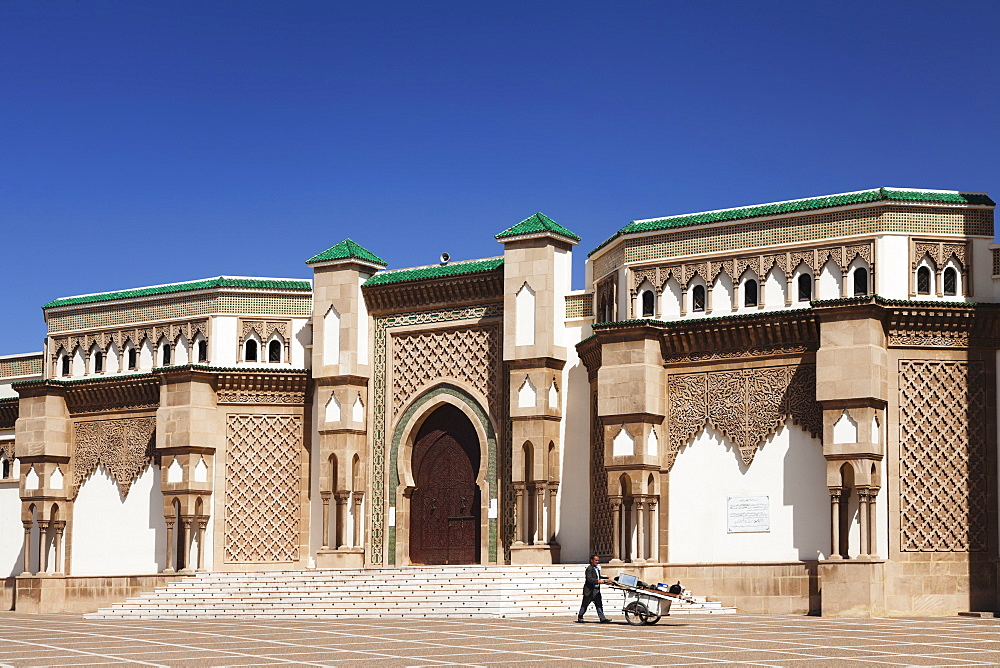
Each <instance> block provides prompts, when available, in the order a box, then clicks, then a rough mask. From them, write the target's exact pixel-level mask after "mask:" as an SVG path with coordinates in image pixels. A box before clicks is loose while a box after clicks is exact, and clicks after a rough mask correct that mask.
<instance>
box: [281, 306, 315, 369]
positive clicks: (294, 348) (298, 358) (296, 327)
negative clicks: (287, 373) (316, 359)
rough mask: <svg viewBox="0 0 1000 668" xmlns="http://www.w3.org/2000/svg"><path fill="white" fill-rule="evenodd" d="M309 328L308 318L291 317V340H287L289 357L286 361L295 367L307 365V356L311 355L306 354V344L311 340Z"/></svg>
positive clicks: (299, 367) (305, 366) (301, 367)
mask: <svg viewBox="0 0 1000 668" xmlns="http://www.w3.org/2000/svg"><path fill="white" fill-rule="evenodd" d="M311 330H312V327H311V325H310V324H309V319H308V318H293V319H292V340H291V341H289V351H290V352H291V359H289V360H286V361H287V362H288V363H290V364H291V365H292V366H293V367H295V368H296V369H305V368H308V367H309V358H310V357H311V355H308V356H307V355H306V346H307V345H308V344H309V343H311V342H312V334H311V333H310V332H311Z"/></svg>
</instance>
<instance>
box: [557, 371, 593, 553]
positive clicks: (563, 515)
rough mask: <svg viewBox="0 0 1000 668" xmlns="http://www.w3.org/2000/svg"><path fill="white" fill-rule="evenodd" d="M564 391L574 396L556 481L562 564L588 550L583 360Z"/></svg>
mask: <svg viewBox="0 0 1000 668" xmlns="http://www.w3.org/2000/svg"><path fill="white" fill-rule="evenodd" d="M568 388H585V391H584V392H566V393H565V396H566V397H575V400H574V401H569V402H568V403H567V405H566V413H565V415H564V416H563V418H564V421H565V424H566V434H565V438H564V439H563V444H562V477H561V481H560V484H559V513H558V517H559V520H558V522H559V524H558V529H559V533H558V535H557V536H556V540H558V542H559V545H560V547H561V554H560V560H561V561H562V562H563V563H572V562H581V563H583V562H586V561H587V559H588V558H589V555H588V554H587V553H588V552H589V551H590V420H591V418H590V381H589V380H588V379H587V369H586V367H584V365H583V363H581V362H577V363H576V364H575V365H574V366H573V367H572V368H570V370H569V374H568V376H567V389H568Z"/></svg>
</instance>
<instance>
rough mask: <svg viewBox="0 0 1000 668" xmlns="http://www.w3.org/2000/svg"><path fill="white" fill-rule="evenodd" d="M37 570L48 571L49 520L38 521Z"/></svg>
mask: <svg viewBox="0 0 1000 668" xmlns="http://www.w3.org/2000/svg"><path fill="white" fill-rule="evenodd" d="M38 572H39V573H41V574H44V573H48V572H49V521H48V520H39V522H38Z"/></svg>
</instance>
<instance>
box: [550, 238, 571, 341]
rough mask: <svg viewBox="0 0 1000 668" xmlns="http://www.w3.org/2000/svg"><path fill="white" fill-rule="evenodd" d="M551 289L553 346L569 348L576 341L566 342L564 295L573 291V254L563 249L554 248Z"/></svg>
mask: <svg viewBox="0 0 1000 668" xmlns="http://www.w3.org/2000/svg"><path fill="white" fill-rule="evenodd" d="M553 264H554V266H553V276H552V287H553V290H554V293H555V294H554V295H553V304H554V305H555V306H554V308H553V309H552V316H551V317H552V322H551V323H549V324H550V327H552V332H553V333H554V334H553V336H554V340H553V342H552V343H553V344H554V345H557V346H571V345H574V344H575V343H576V341H572V342H567V341H566V332H565V318H566V306H565V304H566V295H568V294H569V293H570V291H571V290H572V289H573V253H572V252H571V251H569V250H566V249H565V248H556V249H555V255H554V256H553Z"/></svg>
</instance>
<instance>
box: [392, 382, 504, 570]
mask: <svg viewBox="0 0 1000 668" xmlns="http://www.w3.org/2000/svg"><path fill="white" fill-rule="evenodd" d="M445 405H450V406H452V407H454V408H456V409H458V410H459V411H460V412H461V413H462V414H463V415H464V417H465V418H468V420H469V422H470V423H471V424H472V426H473V427H474V429H475V431H476V434H477V436H478V438H479V445H480V447H479V451H480V461H479V463H478V464H479V465H478V472H477V475H476V484H477V485H478V488H479V497H480V509H479V510H480V512H479V518H480V531H479V534H480V542H479V561H480V563H483V564H494V563H498V554H500V552H499V551H498V546H499V537H500V531H499V524H498V517H497V516H498V515H499V513H498V512H497V511H496V509H497V508H498V507H499V504H500V484H499V479H498V477H497V436H496V430H495V429H494V426H493V423H492V421H491V420H490V418H489V415H488V414H487V413H486V411H485V410H484V409H483V407H482V405H481V404H480V402H479V401H477V400H476V399H475V398H474V397H473V396H472V395H470V394H469V393H468V392H466V391H465V390H463V389H461V388H459V387H457V386H455V385H450V384H442V385H438V386H436V387H434V388H431V389H430V390H428V391H427V392H425V393H424V394H423V395H421V396H420V397H419V398H417V399H416V400H415V401H414V402H413V403H412V404H410V406H409V407H408V408H407V409H406V411H405V412H404V413H403V415H402V416H401V417H400V418H399V421H398V422H397V423H396V427H395V430H394V431H393V435H392V445H391V448H390V451H389V461H388V462H387V468H388V470H389V474H390V480H389V483H390V486H389V499H388V504H389V514H390V516H392V515H394V516H395V526H390V527H388V531H387V543H388V545H387V555H386V557H387V561H388V563H389V564H390V565H401V566H402V565H407V564H409V563H410V555H409V543H410V541H409V519H410V501H411V497H412V494H413V491H414V489H415V488H416V479H415V477H414V476H415V474H417V472H416V471H413V470H412V460H413V454H414V453H413V450H414V446H415V445H416V437H417V434H418V433H419V432H420V428H421V427H422V426H423V424H424V423H425V422H426V421H427V419H428V418H429V417H430V416H431V415H432V414H433V413H434V412H435V411H437V409H439V408H441V407H443V406H445ZM474 468H476V467H474Z"/></svg>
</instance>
